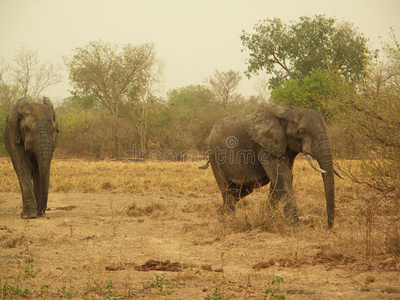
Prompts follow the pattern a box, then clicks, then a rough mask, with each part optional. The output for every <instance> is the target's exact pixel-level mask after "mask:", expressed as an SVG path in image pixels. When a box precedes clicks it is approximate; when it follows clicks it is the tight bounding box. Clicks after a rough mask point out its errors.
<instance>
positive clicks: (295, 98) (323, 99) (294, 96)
mask: <svg viewBox="0 0 400 300" xmlns="http://www.w3.org/2000/svg"><path fill="white" fill-rule="evenodd" d="M353 93H354V88H352V86H351V85H350V84H347V83H346V82H345V81H344V80H343V78H342V77H341V76H339V75H337V74H336V73H333V72H323V71H315V72H313V73H311V74H310V75H309V76H306V77H304V79H303V82H302V84H300V83H299V81H298V80H297V79H289V80H286V81H285V82H284V83H283V84H281V85H279V86H277V87H276V88H275V89H274V90H272V92H271V97H270V101H271V102H274V103H278V104H287V105H294V106H298V107H304V108H312V109H315V110H317V111H319V112H320V113H321V114H322V115H324V116H325V117H331V110H332V105H333V104H334V103H337V102H342V101H343V100H344V98H345V97H346V95H350V94H353Z"/></svg>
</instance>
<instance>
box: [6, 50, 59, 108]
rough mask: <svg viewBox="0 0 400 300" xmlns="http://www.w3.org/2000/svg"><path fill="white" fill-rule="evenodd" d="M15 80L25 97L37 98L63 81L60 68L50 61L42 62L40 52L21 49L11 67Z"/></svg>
mask: <svg viewBox="0 0 400 300" xmlns="http://www.w3.org/2000/svg"><path fill="white" fill-rule="evenodd" d="M10 74H11V77H12V78H13V80H14V82H15V84H16V85H18V87H19V88H20V89H21V90H22V95H23V96H24V97H31V98H32V99H33V100H36V99H38V98H39V97H40V95H41V94H42V93H43V91H44V90H45V89H47V88H48V87H50V86H52V85H55V84H57V83H59V82H61V79H62V78H61V75H60V68H59V67H57V66H55V65H53V64H52V63H50V62H47V63H44V64H40V63H39V57H38V52H37V51H33V50H28V49H25V48H21V49H19V51H18V53H17V55H16V56H15V58H14V60H13V64H12V66H11V67H10Z"/></svg>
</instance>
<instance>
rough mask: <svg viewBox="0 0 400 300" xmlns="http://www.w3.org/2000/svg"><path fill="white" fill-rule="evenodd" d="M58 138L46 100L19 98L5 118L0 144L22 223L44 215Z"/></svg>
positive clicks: (54, 122) (51, 108)
mask: <svg viewBox="0 0 400 300" xmlns="http://www.w3.org/2000/svg"><path fill="white" fill-rule="evenodd" d="M58 134H59V132H58V124H57V119H56V115H55V112H54V108H53V104H52V103H51V101H50V100H49V99H48V98H43V103H29V102H28V101H27V99H26V98H21V99H20V100H19V101H18V102H17V104H16V105H15V106H14V107H13V108H12V110H11V112H10V114H9V115H8V116H7V120H6V124H5V126H4V128H3V140H4V145H5V147H6V149H7V151H8V153H9V154H10V156H11V161H12V164H13V166H14V169H15V172H16V173H17V176H18V180H19V184H20V187H21V192H22V201H23V210H22V213H21V218H23V219H31V218H37V217H40V216H44V214H45V211H46V207H47V198H48V193H49V180H50V163H51V159H52V157H53V152H54V149H55V148H56V145H57V139H58ZM32 181H33V186H32Z"/></svg>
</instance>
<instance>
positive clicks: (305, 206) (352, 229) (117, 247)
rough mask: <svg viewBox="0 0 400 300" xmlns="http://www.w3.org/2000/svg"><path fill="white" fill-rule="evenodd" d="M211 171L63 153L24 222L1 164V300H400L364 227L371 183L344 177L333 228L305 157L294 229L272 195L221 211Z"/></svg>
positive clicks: (383, 244) (383, 251)
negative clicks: (45, 192) (36, 211)
mask: <svg viewBox="0 0 400 300" xmlns="http://www.w3.org/2000/svg"><path fill="white" fill-rule="evenodd" d="M203 163H204V162H192V163H189V162H183V163H168V162H145V163H132V162H128V163H127V162H117V161H114V162H113V161H89V160H82V159H81V160H77V159H62V158H60V157H58V158H57V157H56V158H55V159H54V160H53V163H52V177H51V192H50V195H49V203H48V211H47V212H46V217H45V218H40V219H35V220H22V219H21V218H20V212H21V206H22V200H21V195H20V192H19V186H18V182H17V178H16V175H15V173H14V171H13V169H12V166H11V164H10V162H9V160H8V159H2V160H1V161H0V174H1V175H0V192H1V193H0V291H1V299H3V298H4V299H10V298H19V297H26V298H30V299H58V298H66V299H142V298H144V299H276V298H277V299H283V297H286V299H400V281H399V272H398V268H397V267H398V262H399V260H398V258H397V257H396V256H394V255H391V254H390V246H391V244H390V242H388V237H387V236H386V235H384V234H382V233H381V232H379V231H378V230H375V229H374V227H373V226H372V227H371V226H368V225H366V224H370V223H371V222H370V223H368V222H366V220H371V218H375V216H372V217H371V216H368V215H367V214H366V210H365V204H364V203H365V202H364V201H363V199H364V198H365V197H368V196H369V195H371V193H372V192H371V191H369V190H368V189H367V188H366V187H363V186H361V185H356V184H354V183H353V182H352V181H351V180H349V179H346V180H339V179H337V180H336V224H335V227H334V229H333V230H331V231H328V230H326V208H325V201H324V191H323V185H322V179H321V176H320V175H319V174H317V173H316V172H315V171H313V170H312V169H311V167H310V166H309V165H308V164H307V163H306V162H305V161H304V160H303V159H302V158H301V157H300V158H298V159H297V160H296V164H295V169H294V189H295V195H296V198H297V203H298V206H299V211H300V219H301V222H300V224H299V225H298V226H296V227H293V226H290V225H287V224H286V222H285V219H284V218H283V217H282V212H281V210H276V211H273V212H271V211H270V210H268V209H267V210H266V208H265V206H264V205H263V203H264V202H265V199H266V197H267V194H268V187H263V188H261V189H259V190H257V191H256V192H254V193H253V194H252V195H250V196H248V197H246V198H245V199H243V200H242V201H241V202H240V204H238V208H237V211H236V214H234V215H220V214H219V213H218V212H217V208H218V206H219V205H220V204H221V202H222V198H221V196H220V193H219V192H218V189H217V186H216V184H215V180H214V178H213V175H212V171H211V168H209V169H207V170H205V171H204V170H199V169H198V166H199V165H202V164H203ZM341 163H343V164H344V163H346V162H344V161H342V162H340V161H339V164H341ZM370 213H371V212H370Z"/></svg>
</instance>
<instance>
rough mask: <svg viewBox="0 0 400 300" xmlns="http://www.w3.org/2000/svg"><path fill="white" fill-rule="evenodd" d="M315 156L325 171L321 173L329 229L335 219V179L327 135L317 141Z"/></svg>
mask: <svg viewBox="0 0 400 300" xmlns="http://www.w3.org/2000/svg"><path fill="white" fill-rule="evenodd" d="M313 149H316V151H314V153H315V158H316V159H317V161H318V164H319V166H320V168H321V169H322V170H324V171H325V173H322V178H323V181H324V188H325V198H326V212H327V217H328V228H329V229H331V228H332V227H333V225H334V219H335V180H334V167H333V157H332V150H331V147H330V145H329V141H328V138H327V137H323V138H322V139H319V141H317V143H316V145H315V148H313Z"/></svg>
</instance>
